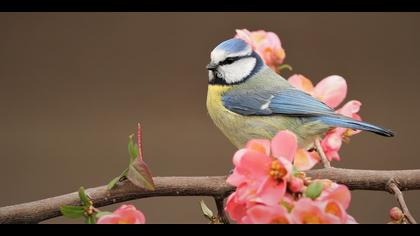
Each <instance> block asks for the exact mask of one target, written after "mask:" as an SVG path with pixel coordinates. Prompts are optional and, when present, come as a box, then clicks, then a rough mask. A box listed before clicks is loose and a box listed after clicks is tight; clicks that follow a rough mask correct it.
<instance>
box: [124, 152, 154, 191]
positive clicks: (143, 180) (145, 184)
mask: <svg viewBox="0 0 420 236" xmlns="http://www.w3.org/2000/svg"><path fill="white" fill-rule="evenodd" d="M127 178H128V179H129V180H130V181H131V183H133V184H134V185H136V186H137V187H140V188H144V189H147V190H152V191H153V190H155V184H154V182H153V177H152V174H151V173H150V170H149V167H147V165H146V163H145V162H144V161H142V160H140V159H139V158H137V159H136V160H135V161H134V162H133V163H131V164H130V166H129V167H128V174H127Z"/></svg>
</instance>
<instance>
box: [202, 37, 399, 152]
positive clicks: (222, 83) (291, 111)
mask: <svg viewBox="0 0 420 236" xmlns="http://www.w3.org/2000/svg"><path fill="white" fill-rule="evenodd" d="M207 69H208V72H209V81H208V94H207V110H208V112H209V114H210V117H211V118H212V120H213V121H214V123H215V124H216V126H217V127H218V128H219V129H220V130H221V131H222V132H223V133H224V135H225V136H226V137H227V138H228V139H229V140H230V141H231V142H232V143H233V144H234V145H235V146H236V147H238V148H242V147H244V146H245V144H246V143H247V141H249V140H250V139H261V138H263V139H271V138H272V137H274V136H275V135H276V134H277V132H279V131H281V130H286V129H287V130H290V131H292V132H294V133H295V134H296V136H297V139H298V144H299V147H301V148H308V149H309V148H312V147H313V145H314V142H315V141H316V139H321V138H323V136H324V135H325V134H326V133H327V132H328V131H329V130H330V129H332V128H335V127H343V128H350V129H354V130H365V131H370V132H373V133H376V134H379V135H382V136H387V137H392V136H394V133H393V132H392V131H390V130H388V129H384V128H381V127H379V126H376V125H372V124H369V123H366V122H362V121H357V120H354V119H352V118H349V117H345V116H342V115H339V114H337V113H336V112H335V111H334V110H333V109H332V108H330V107H329V106H328V105H326V104H325V103H323V102H321V101H319V100H318V99H316V98H314V97H312V96H311V95H309V94H307V93H305V92H303V91H301V90H298V89H296V88H294V87H293V86H291V85H290V84H289V83H288V81H287V80H285V79H284V78H283V77H281V76H280V75H278V74H277V73H276V72H274V71H273V70H272V69H271V68H270V67H268V66H267V65H265V64H264V62H263V60H262V59H261V57H260V56H259V55H258V54H257V53H256V52H255V51H253V50H252V48H251V46H250V45H249V44H247V43H246V42H245V41H243V40H242V39H237V38H234V39H229V40H227V41H224V42H222V43H221V44H219V45H218V46H217V47H216V48H214V50H213V51H212V52H211V62H210V64H208V65H207Z"/></svg>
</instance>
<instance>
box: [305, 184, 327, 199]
mask: <svg viewBox="0 0 420 236" xmlns="http://www.w3.org/2000/svg"><path fill="white" fill-rule="evenodd" d="M322 190H324V184H323V183H322V182H319V181H316V182H313V183H311V184H310V185H309V186H308V188H307V189H306V191H305V197H308V198H311V199H316V198H318V197H319V195H321V192H322Z"/></svg>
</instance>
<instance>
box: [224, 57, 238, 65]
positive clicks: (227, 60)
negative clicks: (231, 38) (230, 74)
mask: <svg viewBox="0 0 420 236" xmlns="http://www.w3.org/2000/svg"><path fill="white" fill-rule="evenodd" d="M236 59H237V58H236V57H228V58H226V59H225V60H224V61H222V62H221V63H220V64H221V65H228V64H232V63H233V62H235V61H236Z"/></svg>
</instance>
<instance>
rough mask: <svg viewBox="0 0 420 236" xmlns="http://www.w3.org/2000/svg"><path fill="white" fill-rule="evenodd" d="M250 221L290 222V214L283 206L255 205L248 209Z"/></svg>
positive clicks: (268, 222)
mask: <svg viewBox="0 0 420 236" xmlns="http://www.w3.org/2000/svg"><path fill="white" fill-rule="evenodd" d="M247 215H248V217H249V219H250V222H251V223H253V224H270V223H277V224H290V223H291V220H290V216H289V214H288V212H287V210H286V209H284V208H283V207H281V206H265V205H255V206H253V207H251V208H250V209H249V210H248V211H247Z"/></svg>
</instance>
